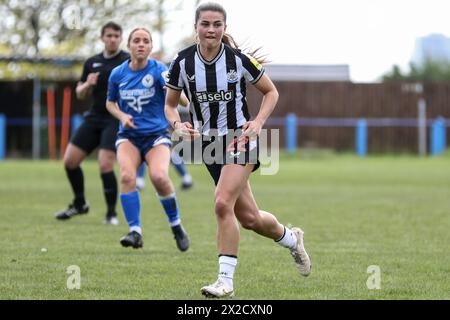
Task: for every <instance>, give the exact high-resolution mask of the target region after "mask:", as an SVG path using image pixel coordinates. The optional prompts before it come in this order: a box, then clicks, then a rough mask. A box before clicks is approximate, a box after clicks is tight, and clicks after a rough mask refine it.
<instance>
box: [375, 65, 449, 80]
mask: <svg viewBox="0 0 450 320" xmlns="http://www.w3.org/2000/svg"><path fill="white" fill-rule="evenodd" d="M383 81H384V82H389V81H411V82H432V81H450V62H448V61H433V60H426V61H425V62H424V63H423V64H422V65H419V66H417V65H415V64H412V63H411V64H410V70H409V73H402V72H401V70H400V68H399V67H398V66H396V65H395V66H393V67H392V70H391V71H389V72H388V73H386V74H385V75H383Z"/></svg>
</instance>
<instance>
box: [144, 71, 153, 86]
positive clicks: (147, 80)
mask: <svg viewBox="0 0 450 320" xmlns="http://www.w3.org/2000/svg"><path fill="white" fill-rule="evenodd" d="M153 83H154V80H153V77H152V75H151V74H147V75H146V76H145V77H144V78H142V85H143V86H144V87H146V88H150V87H151V86H153Z"/></svg>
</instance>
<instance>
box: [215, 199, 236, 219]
mask: <svg viewBox="0 0 450 320" xmlns="http://www.w3.org/2000/svg"><path fill="white" fill-rule="evenodd" d="M214 205H215V211H216V215H218V216H219V217H224V216H226V215H227V214H229V213H230V212H233V210H232V207H231V205H230V201H228V200H227V197H224V196H222V195H216V198H215V203H214Z"/></svg>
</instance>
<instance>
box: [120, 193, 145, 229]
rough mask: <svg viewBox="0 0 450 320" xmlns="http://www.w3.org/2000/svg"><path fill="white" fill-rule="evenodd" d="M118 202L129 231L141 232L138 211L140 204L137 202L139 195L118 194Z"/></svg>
mask: <svg viewBox="0 0 450 320" xmlns="http://www.w3.org/2000/svg"><path fill="white" fill-rule="evenodd" d="M120 202H121V203H122V208H123V212H124V214H125V218H126V219H127V223H128V225H129V226H130V231H136V232H139V233H142V232H141V221H140V211H141V203H140V200H139V193H138V192H137V191H133V192H129V193H120Z"/></svg>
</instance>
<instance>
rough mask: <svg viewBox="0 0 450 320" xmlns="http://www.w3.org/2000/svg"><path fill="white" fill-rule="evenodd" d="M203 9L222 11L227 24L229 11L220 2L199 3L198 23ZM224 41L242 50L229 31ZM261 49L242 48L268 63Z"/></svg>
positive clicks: (196, 12) (196, 20) (197, 11)
mask: <svg viewBox="0 0 450 320" xmlns="http://www.w3.org/2000/svg"><path fill="white" fill-rule="evenodd" d="M203 11H213V12H219V13H221V14H222V15H223V20H224V22H225V24H226V22H227V12H226V11H225V9H224V8H223V7H222V6H221V5H220V4H218V3H215V2H206V3H202V4H201V5H199V6H198V7H197V10H195V24H197V22H198V20H199V19H200V13H201V12H203ZM222 42H223V43H225V44H226V45H228V46H230V47H231V48H234V49H239V50H241V48H239V45H238V44H237V42H236V41H235V40H234V38H233V37H232V36H231V35H230V34H228V33H225V34H224V35H223V37H222ZM260 50H261V47H259V48H256V49H253V50H252V49H250V48H244V49H242V51H243V52H245V53H246V54H248V55H250V56H252V57H253V58H255V59H256V60H257V61H258V62H259V63H260V64H263V63H267V60H266V59H265V55H264V54H261V53H259V51H260Z"/></svg>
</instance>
